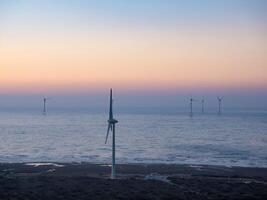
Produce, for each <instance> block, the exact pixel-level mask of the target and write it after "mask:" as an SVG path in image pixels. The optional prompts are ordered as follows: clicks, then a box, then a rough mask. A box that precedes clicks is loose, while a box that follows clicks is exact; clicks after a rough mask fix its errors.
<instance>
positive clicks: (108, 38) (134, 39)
mask: <svg viewBox="0 0 267 200" xmlns="http://www.w3.org/2000/svg"><path fill="white" fill-rule="evenodd" d="M219 37H220V36H219V35H209V36H205V35H194V34H191V35H190V34H185V33H180V32H178V31H177V32H173V33H164V32H162V33H161V34H159V33H142V34H140V33H134V32H132V33H122V32H120V33H118V34H114V33H111V34H107V35H101V34H95V35H93V34H92V35H83V34H80V35H78V36H77V37H75V38H73V37H71V36H63V37H53V38H23V39H20V38H18V39H17V38H12V39H10V40H4V41H1V46H0V58H1V59H0V66H1V74H0V88H1V90H2V91H3V90H4V91H5V90H6V91H14V92H15V91H16V90H21V89H22V90H26V91H31V90H68V89H73V90H75V89H86V88H89V89H92V88H105V87H107V85H112V86H114V87H119V88H120V89H127V87H135V88H139V89H141V88H149V87H151V88H155V87H156V88H161V89H168V88H169V89H171V88H198V87H206V88H211V89H212V88H214V89H216V87H219V88H231V87H233V88H246V87H247V88H254V87H255V88H265V87H266V86H267V69H266V66H267V57H266V56H265V55H266V54H265V53H266V52H267V51H266V50H267V48H266V46H265V43H264V42H265V41H264V40H262V39H261V38H260V37H259V38H253V37H250V36H242V35H241V36H240V35H230V34H229V35H227V36H225V35H224V36H223V37H222V36H221V38H219Z"/></svg>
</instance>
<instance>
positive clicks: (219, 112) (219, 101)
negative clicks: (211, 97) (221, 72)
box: [217, 97, 223, 115]
mask: <svg viewBox="0 0 267 200" xmlns="http://www.w3.org/2000/svg"><path fill="white" fill-rule="evenodd" d="M217 99H218V103H219V111H218V114H219V115H220V114H221V105H222V100H223V97H217Z"/></svg>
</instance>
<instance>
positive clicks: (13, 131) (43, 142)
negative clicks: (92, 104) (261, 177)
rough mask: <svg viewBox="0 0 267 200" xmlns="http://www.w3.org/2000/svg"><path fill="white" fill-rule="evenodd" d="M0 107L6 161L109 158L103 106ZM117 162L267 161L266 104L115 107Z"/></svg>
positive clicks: (1, 155)
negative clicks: (204, 107)
mask: <svg viewBox="0 0 267 200" xmlns="http://www.w3.org/2000/svg"><path fill="white" fill-rule="evenodd" d="M41 110H42V109H37V108H36V109H26V108H25V109H4V110H0V162H2V163H3V162H7V163H18V162H90V163H103V164H108V163H110V162H111V149H112V140H111V134H110V136H109V138H108V142H107V144H105V137H106V132H107V125H108V124H107V118H108V110H107V109H105V108H100V109H97V108H93V109H92V108H90V109H89V108H79V109H70V108H60V109H57V108H50V109H48V110H47V114H46V115H43V113H42V111H41ZM114 118H116V119H117V120H118V121H119V122H118V124H116V162H117V163H121V164H126V163H164V164H194V165H223V166H229V167H231V166H244V167H267V109H242V108H238V109H234V108H231V109H230V108H228V109H224V110H222V113H221V114H218V113H217V111H216V109H213V110H209V111H205V112H204V113H201V112H200V111H196V112H194V113H193V116H190V114H189V113H188V112H187V110H185V109H180V108H178V107H166V108H163V107H157V108H156V107H154V108H153V107H150V108H146V107H143V108H142V107H136V108H127V107H126V108H122V109H118V110H116V111H114Z"/></svg>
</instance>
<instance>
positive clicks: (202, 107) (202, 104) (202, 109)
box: [201, 99, 205, 114]
mask: <svg viewBox="0 0 267 200" xmlns="http://www.w3.org/2000/svg"><path fill="white" fill-rule="evenodd" d="M204 103H205V101H204V99H202V100H201V112H202V114H203V113H204Z"/></svg>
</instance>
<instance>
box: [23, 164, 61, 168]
mask: <svg viewBox="0 0 267 200" xmlns="http://www.w3.org/2000/svg"><path fill="white" fill-rule="evenodd" d="M25 165H29V166H34V167H39V166H48V165H51V166H54V167H64V165H59V164H56V163H26V164H25Z"/></svg>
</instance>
